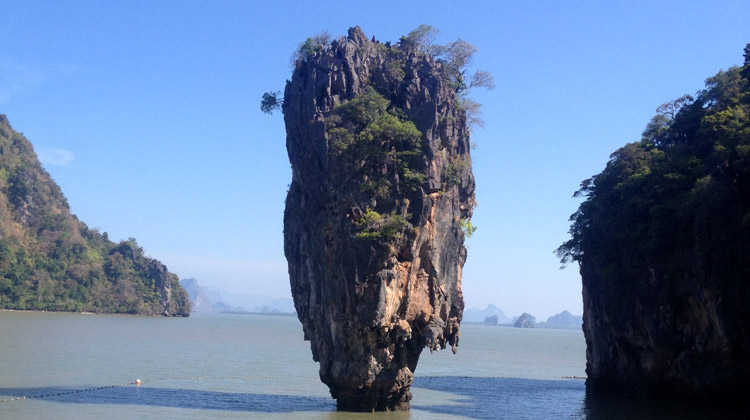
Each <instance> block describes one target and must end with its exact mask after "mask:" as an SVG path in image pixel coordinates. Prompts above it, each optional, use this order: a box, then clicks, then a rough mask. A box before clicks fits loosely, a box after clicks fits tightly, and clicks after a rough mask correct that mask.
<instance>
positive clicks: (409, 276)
mask: <svg viewBox="0 0 750 420" xmlns="http://www.w3.org/2000/svg"><path fill="white" fill-rule="evenodd" d="M283 112H284V121H285V123H286V132H287V150H288V154H289V161H290V163H291V165H292V173H293V177H292V182H291V185H290V187H289V192H288V195H287V199H286V210H285V212H284V252H285V254H286V257H287V260H288V264H289V277H290V283H291V289H292V295H293V297H294V303H295V307H296V310H297V314H298V317H299V319H300V321H301V322H302V326H303V329H304V333H305V339H307V340H310V342H311V349H312V354H313V359H314V360H316V361H318V362H319V363H320V378H321V380H322V381H323V382H324V383H325V384H326V385H328V387H329V388H330V391H331V395H332V396H333V397H334V398H336V400H337V405H338V408H339V409H341V410H352V411H372V410H402V409H408V407H409V400H410V399H411V393H410V391H409V388H410V386H411V384H412V380H413V375H414V371H415V369H416V367H417V362H418V360H419V355H420V353H421V351H422V349H423V348H425V347H427V348H428V349H429V350H430V351H433V350H438V349H441V348H445V347H446V346H451V348H452V349H453V351H454V352H455V351H456V346H457V345H458V340H459V324H460V322H461V316H462V311H463V306H464V303H463V297H462V293H461V270H462V266H463V264H464V261H465V259H466V249H465V247H464V233H463V232H462V223H463V224H465V223H466V222H467V221H468V220H469V219H470V217H471V214H472V211H473V207H474V179H473V176H472V173H471V158H470V155H469V150H470V147H469V146H470V145H469V135H468V131H467V128H466V116H465V113H464V111H462V110H460V109H459V107H458V106H457V104H456V91H455V88H454V87H453V86H452V85H451V83H450V80H449V79H448V77H447V76H446V69H444V68H443V66H442V65H441V63H439V62H436V61H435V60H434V59H433V58H432V57H431V56H429V55H428V54H425V53H424V52H421V51H418V50H416V49H408V50H400V49H397V48H396V47H395V46H391V45H389V44H381V43H379V42H377V41H374V40H372V41H371V40H369V39H368V38H367V37H366V36H365V35H364V34H363V33H362V31H361V30H360V29H359V28H358V27H356V28H352V29H350V30H349V34H348V37H346V38H343V37H342V38H339V39H337V40H334V41H333V42H331V43H330V45H326V46H322V47H321V48H319V49H317V50H310V51H308V54H307V55H306V56H302V57H301V58H300V60H299V61H298V62H297V65H296V68H295V70H294V74H293V76H292V79H291V81H289V82H287V85H286V89H285V92H284V102H283Z"/></svg>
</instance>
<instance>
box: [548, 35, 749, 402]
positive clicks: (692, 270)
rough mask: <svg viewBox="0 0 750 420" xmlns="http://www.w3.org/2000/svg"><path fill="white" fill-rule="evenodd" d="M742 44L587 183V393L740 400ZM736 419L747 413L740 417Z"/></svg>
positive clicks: (583, 243) (744, 335)
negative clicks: (737, 62) (735, 61)
mask: <svg viewBox="0 0 750 420" xmlns="http://www.w3.org/2000/svg"><path fill="white" fill-rule="evenodd" d="M749 109H750V44H748V46H747V47H746V48H745V63H744V66H742V67H741V68H740V67H732V68H729V69H728V70H726V71H721V72H719V73H718V74H717V75H716V76H714V77H711V78H709V79H707V81H706V88H705V89H704V90H702V91H700V92H698V94H697V95H696V96H695V97H692V96H690V95H685V96H683V97H681V98H679V99H677V100H675V101H672V102H669V103H666V104H664V105H662V106H660V107H659V108H658V109H657V113H658V114H657V115H656V116H655V117H654V118H653V119H652V120H651V122H650V123H649V124H648V125H647V126H646V130H645V131H644V133H643V137H642V139H641V141H639V142H635V143H630V144H627V145H625V146H623V147H622V148H620V149H619V150H617V151H615V152H614V153H613V154H612V155H611V157H610V161H609V162H608V163H607V165H606V167H605V168H604V170H603V171H602V172H601V173H599V174H597V175H595V176H594V177H592V178H591V179H589V180H586V181H584V182H583V183H582V184H581V186H582V188H581V190H580V191H579V193H582V194H583V195H585V196H586V200H585V201H584V202H583V203H582V204H581V206H580V207H579V209H578V211H577V212H576V213H575V214H574V215H573V216H572V217H571V220H572V221H573V224H572V226H571V230H570V232H571V236H572V238H571V240H570V241H568V242H566V243H565V244H564V245H563V246H562V247H561V248H560V249H559V250H558V253H559V255H561V256H562V257H564V260H565V259H567V260H568V261H569V260H573V261H577V262H578V263H579V264H580V273H581V277H582V283H583V308H584V311H583V332H584V336H585V338H586V359H587V362H586V372H587V381H586V388H587V392H588V393H589V394H591V395H596V394H605V393H606V394H619V395H628V396H633V395H636V396H640V397H652V398H661V397H663V396H664V394H667V395H669V396H671V397H687V398H689V399H690V400H691V401H694V400H703V401H708V402H716V401H722V403H731V404H744V401H745V400H744V398H745V396H746V395H748V392H749V391H750V304H748V302H750V281H749V280H750V113H749V112H748V110H749ZM743 409H744V407H743Z"/></svg>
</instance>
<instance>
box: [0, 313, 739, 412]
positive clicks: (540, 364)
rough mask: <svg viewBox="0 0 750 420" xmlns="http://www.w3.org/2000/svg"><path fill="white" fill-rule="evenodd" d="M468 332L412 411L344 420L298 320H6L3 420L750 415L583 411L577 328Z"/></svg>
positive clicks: (605, 406)
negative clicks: (565, 329) (138, 384)
mask: <svg viewBox="0 0 750 420" xmlns="http://www.w3.org/2000/svg"><path fill="white" fill-rule="evenodd" d="M461 331H462V333H461V344H460V346H459V351H458V354H456V355H453V354H452V353H451V352H450V351H441V352H435V353H433V354H430V353H429V352H424V353H423V354H422V357H421V360H420V363H419V367H418V368H417V372H416V378H415V381H414V386H413V388H412V393H413V394H414V399H413V400H412V410H411V411H410V412H408V413H375V414H369V413H367V414H355V413H339V412H336V411H335V402H334V401H333V400H332V399H331V398H330V396H329V394H328V389H327V388H326V387H325V385H323V384H322V383H321V382H320V381H319V379H318V374H317V368H318V367H317V363H315V362H313V361H312V357H311V353H310V348H309V343H307V342H305V341H303V339H302V327H301V326H300V324H299V322H298V321H297V319H296V318H293V317H275V316H257V315H204V316H200V315H194V316H191V317H190V318H175V319H167V318H145V317H132V316H106V315H80V314H58V313H37V312H0V419H34V420H42V419H71V420H85V419H107V418H108V419H255V418H261V419H289V418H294V419H330V420H340V419H373V420H376V419H393V420H401V419H460V418H474V419H586V420H603V419H717V418H727V419H729V418H742V417H739V416H738V417H732V416H730V415H728V414H726V413H717V412H714V411H711V410H708V409H699V408H696V407H684V406H679V405H671V406H666V405H644V404H634V403H626V402H621V401H612V400H597V401H590V400H588V401H587V400H586V398H585V391H584V382H583V381H582V380H580V379H566V378H570V377H574V376H579V377H580V376H584V374H585V373H584V368H585V343H584V340H583V334H582V333H581V332H580V331H563V330H543V329H534V330H528V329H514V328H503V327H486V326H481V325H463V326H461ZM136 379H140V380H141V381H142V384H141V385H140V386H136V385H135V381H136ZM24 397H26V398H24ZM19 398H20V400H19ZM6 400H7V401H6Z"/></svg>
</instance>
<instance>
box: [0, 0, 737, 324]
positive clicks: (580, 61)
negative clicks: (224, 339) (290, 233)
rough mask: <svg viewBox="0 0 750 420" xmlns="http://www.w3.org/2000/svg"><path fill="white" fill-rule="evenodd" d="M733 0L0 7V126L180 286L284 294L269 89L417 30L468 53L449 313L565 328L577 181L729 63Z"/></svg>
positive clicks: (277, 153)
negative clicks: (317, 47) (297, 71)
mask: <svg viewBox="0 0 750 420" xmlns="http://www.w3.org/2000/svg"><path fill="white" fill-rule="evenodd" d="M749 16H750V2H747V1H712V2H707V1H704V2H693V1H670V2H655V1H650V0H647V1H627V2H626V1H620V2H614V1H612V2H605V1H552V0H550V1H527V0H524V1H466V2H459V1H409V2H407V1H403V0H400V1H369V2H350V4H349V5H345V4H344V2H326V1H318V2H303V1H299V2H288V1H275V2H260V1H258V2H253V1H215V2H208V1H153V0H151V1H120V2H115V1H60V2H53V1H29V0H23V1H15V0H3V1H2V4H1V7H0V113H4V114H6V115H7V116H8V118H9V120H10V122H11V124H12V125H13V126H14V128H15V129H16V130H19V131H21V132H23V133H24V134H25V135H26V136H27V137H28V138H29V140H31V142H32V143H33V144H34V146H35V148H36V150H37V153H38V154H39V155H40V157H41V158H42V160H43V163H44V166H45V167H46V169H47V170H48V171H49V172H50V174H51V175H52V177H53V178H54V179H55V181H57V183H58V184H59V185H60V186H61V187H62V190H63V192H64V193H65V195H66V196H67V198H68V201H69V203H70V206H71V209H72V211H73V213H75V214H77V215H78V216H79V218H80V219H81V220H83V221H84V222H86V223H87V224H88V225H89V226H90V227H98V228H100V229H101V230H102V231H106V232H108V233H109V236H110V238H111V239H113V240H120V239H126V238H128V237H131V236H132V237H135V238H137V239H138V242H139V243H140V244H141V245H142V246H143V247H144V249H145V250H146V252H147V253H148V254H150V255H151V256H153V257H156V258H158V259H160V260H162V261H164V262H165V263H166V264H167V266H168V267H169V269H170V270H171V271H173V272H175V273H177V274H178V275H179V276H180V277H181V278H186V277H196V278H198V280H199V281H200V282H201V283H202V284H204V285H213V286H214V287H219V288H223V289H229V290H234V291H236V292H242V293H257V294H264V295H268V296H272V297H287V296H289V285H288V279H287V274H286V261H285V259H284V255H283V249H282V213H283V206H284V197H285V195H286V187H287V184H288V183H289V182H290V180H291V171H290V169H289V163H288V160H287V156H286V150H285V146H284V144H285V143H284V142H285V132H284V126H283V121H282V117H281V115H279V114H277V115H274V116H271V117H269V116H267V115H264V114H262V113H261V112H260V110H259V101H260V97H261V95H262V93H263V92H265V91H268V90H281V89H283V87H284V83H285V81H286V79H287V78H289V77H290V67H289V58H290V56H291V53H292V51H293V50H294V49H295V47H296V46H297V45H298V43H300V42H302V41H303V40H304V39H305V38H306V37H308V36H310V35H313V34H315V33H317V32H320V31H322V30H327V31H329V32H331V34H333V35H334V36H339V35H344V34H346V30H347V28H348V27H350V26H354V25H359V26H361V27H362V29H363V31H364V32H365V34H367V35H368V36H373V35H374V36H375V37H376V38H377V39H378V40H381V41H388V40H391V41H396V40H398V38H399V37H400V36H401V35H404V34H406V33H408V32H409V31H410V30H411V29H413V28H415V27H417V26H418V25H420V24H422V23H427V24H430V25H432V26H434V27H436V28H438V29H439V30H440V31H441V36H440V38H439V39H438V42H442V43H444V42H449V41H452V40H455V39H457V38H462V39H465V40H467V41H469V42H471V43H473V44H474V45H476V46H477V47H478V48H479V52H478V53H477V54H476V56H475V59H474V61H473V67H475V68H480V69H483V70H487V71H490V72H492V73H493V74H494V76H495V82H496V85H497V88H496V89H495V90H493V91H489V92H477V93H476V94H475V95H474V97H475V99H476V100H478V101H479V102H482V103H483V104H484V108H483V109H484V120H485V123H486V127H485V128H478V129H476V130H475V131H474V133H473V136H472V140H473V141H475V142H476V143H477V144H478V146H479V147H478V149H477V150H475V151H474V152H473V154H474V171H475V176H476V180H477V200H478V202H479V206H478V207H477V209H476V213H475V218H474V224H475V225H476V226H478V228H479V229H478V231H477V232H476V234H475V236H474V237H473V238H471V240H470V241H469V247H470V248H469V257H468V261H467V263H466V266H465V269H464V278H463V290H464V296H465V298H466V303H467V306H468V307H484V306H485V305H487V304H489V303H493V304H495V305H497V306H499V307H500V308H502V309H503V310H504V311H505V312H506V314H507V315H518V314H520V313H522V312H530V313H532V314H534V315H536V316H537V319H538V320H544V319H546V318H547V317H548V316H550V315H553V314H555V313H557V312H560V311H562V310H564V309H567V310H569V311H571V312H574V313H581V286H580V277H579V275H578V267H577V266H570V267H568V268H567V269H566V270H563V271H560V270H559V263H558V260H557V258H556V257H555V256H554V254H553V251H554V249H555V248H557V246H558V245H560V244H561V243H562V242H563V241H564V240H566V238H567V230H568V216H569V215H570V214H571V213H573V212H574V211H575V209H576V208H577V206H578V201H577V200H575V199H572V198H571V195H572V193H573V192H574V191H575V190H576V189H577V187H578V185H579V183H580V182H581V181H582V180H583V179H585V178H588V177H590V176H591V175H593V174H595V173H598V172H600V171H601V170H602V168H603V167H604V165H605V164H606V162H607V160H608V157H609V154H610V153H611V152H613V151H614V150H615V149H617V148H618V147H620V146H622V145H624V144H625V143H627V142H631V141H637V140H639V139H640V133H641V131H642V130H643V128H644V127H645V125H646V123H647V122H648V121H649V119H650V118H651V117H652V116H653V114H654V112H655V109H656V108H657V107H658V106H659V105H660V104H662V103H664V102H667V101H669V100H672V99H675V98H677V97H679V96H681V95H683V94H685V93H694V92H696V91H697V90H699V89H701V88H702V87H703V81H704V80H705V79H706V78H707V77H709V76H712V75H714V74H715V73H716V72H717V71H718V70H720V69H725V68H727V67H729V66H732V65H738V64H741V63H742V52H743V48H744V46H745V44H746V43H748V42H750V24H748V17H749Z"/></svg>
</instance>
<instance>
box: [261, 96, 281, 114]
mask: <svg viewBox="0 0 750 420" xmlns="http://www.w3.org/2000/svg"><path fill="white" fill-rule="evenodd" d="M280 94H281V92H280V91H277V92H266V93H264V94H263V99H261V101H260V110H261V111H263V112H265V113H266V114H272V113H273V111H276V110H279V109H281V105H283V104H284V100H283V99H279V95H280Z"/></svg>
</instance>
